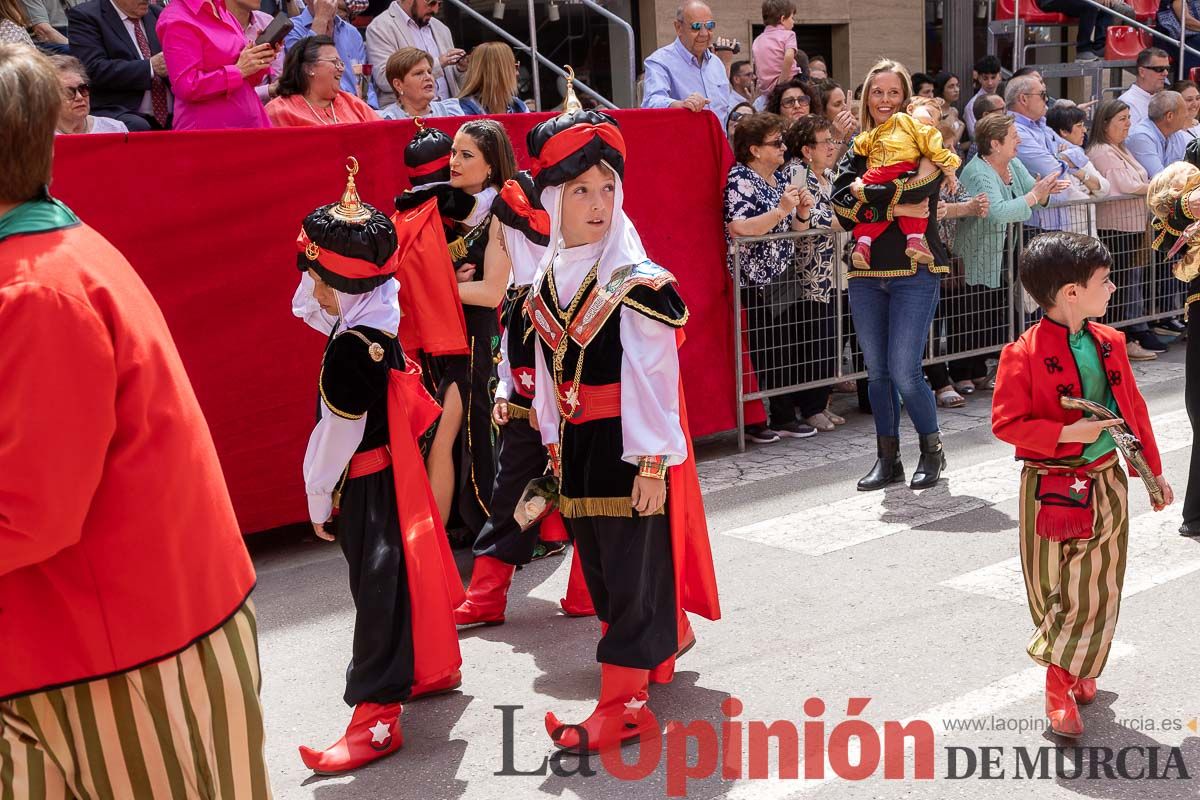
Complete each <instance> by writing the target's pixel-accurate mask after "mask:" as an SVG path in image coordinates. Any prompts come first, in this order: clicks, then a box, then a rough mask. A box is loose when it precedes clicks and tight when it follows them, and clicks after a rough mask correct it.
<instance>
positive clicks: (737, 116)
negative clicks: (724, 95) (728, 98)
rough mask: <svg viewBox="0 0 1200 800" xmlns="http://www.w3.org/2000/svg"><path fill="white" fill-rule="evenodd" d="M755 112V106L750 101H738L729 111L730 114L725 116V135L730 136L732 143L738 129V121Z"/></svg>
mask: <svg viewBox="0 0 1200 800" xmlns="http://www.w3.org/2000/svg"><path fill="white" fill-rule="evenodd" d="M753 113H754V106H753V105H751V104H750V103H738V104H737V105H736V106H734V107H733V110H732V111H730V112H729V116H728V117H726V118H725V135H726V136H727V137H729V143H730V144H733V132H734V131H735V130H737V126H738V122H740V121H741V120H742V119H743V118H745V117H748V116H750V115H751V114H753Z"/></svg>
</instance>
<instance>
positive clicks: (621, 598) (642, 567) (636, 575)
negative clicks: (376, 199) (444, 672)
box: [526, 111, 720, 750]
mask: <svg viewBox="0 0 1200 800" xmlns="http://www.w3.org/2000/svg"><path fill="white" fill-rule="evenodd" d="M528 149H529V153H530V155H531V156H532V157H533V158H534V159H535V165H536V166H535V169H534V180H535V185H536V187H537V188H538V189H539V190H540V199H541V201H542V205H543V207H545V208H546V210H547V212H548V213H549V215H550V247H549V248H548V250H547V254H546V256H545V257H544V259H543V262H542V264H543V266H542V269H541V270H540V272H539V275H538V277H537V278H536V279H535V281H534V285H533V288H532V289H531V290H530V294H529V299H528V302H527V304H526V313H527V314H528V315H529V317H530V319H531V321H532V323H533V327H534V330H535V331H536V333H537V336H538V339H539V346H538V348H537V350H536V351H535V360H536V367H535V371H536V389H535V393H534V399H533V411H534V413H535V415H536V417H537V422H538V428H539V430H540V431H541V434H542V440H543V442H544V443H545V444H546V445H547V446H548V448H549V449H550V451H551V459H552V462H553V465H554V468H555V471H556V472H557V473H558V474H559V476H560V490H561V494H560V504H559V507H560V510H561V512H562V515H563V518H564V520H565V522H566V525H567V530H568V532H569V533H570V534H571V537H572V539H573V540H574V542H575V546H576V548H577V549H578V551H579V556H580V560H581V563H582V567H583V574H584V578H585V579H586V581H587V585H588V589H589V590H590V592H591V595H592V600H593V603H594V605H595V607H596V613H597V615H598V616H599V617H600V620H601V622H602V623H603V626H602V636H601V638H600V642H599V644H598V646H597V648H596V657H597V660H598V661H600V667H601V678H600V699H599V702H598V704H597V706H596V709H595V710H594V711H593V712H592V714H591V715H590V716H589V717H588V718H587V719H586V720H584V721H583V722H582V723H580V724H578V725H564V724H562V723H560V722H559V720H558V718H557V717H555V715H554V714H553V713H548V714H547V715H546V730H547V732H548V733H549V734H550V736H551V738H552V739H553V740H554V742H555V743H556V744H557V745H558V746H559V747H562V748H565V749H570V750H598V749H601V748H603V747H605V746H610V745H614V744H618V743H620V742H624V741H629V740H632V739H636V738H639V737H642V736H650V735H656V734H657V723H656V720H655V718H654V714H653V713H652V712H651V711H650V709H649V707H648V706H647V705H646V701H647V700H648V697H649V695H648V688H649V684H650V683H651V682H660V681H666V680H670V677H671V675H672V674H673V671H674V659H675V657H676V656H677V655H678V654H680V653H681V652H682V651H683V650H686V649H687V648H688V647H690V646H691V644H692V643H694V641H695V638H694V635H693V634H692V632H691V627H690V626H689V625H688V623H687V617H686V616H685V614H684V612H685V610H686V611H692V612H695V613H698V614H701V615H703V616H705V617H707V618H709V619H714V620H715V619H717V618H719V616H720V609H719V604H718V601H717V592H716V579H715V575H714V574H713V567H712V555H711V552H710V550H709V544H708V532H707V528H706V524H705V519H704V508H703V504H702V503H701V500H700V493H699V484H698V482H697V480H696V472H695V461H694V457H693V456H692V453H691V446H690V439H689V437H688V435H687V429H686V414H685V407H684V402H683V396H682V392H681V390H680V384H679V360H678V355H677V352H676V348H677V346H678V343H679V342H680V341H681V338H682V331H681V330H680V329H681V328H682V327H683V325H684V323H685V322H686V321H687V315H688V314H687V307H686V306H685V305H684V303H683V300H682V298H681V297H680V296H679V293H678V291H677V290H676V288H675V278H674V276H673V275H671V273H670V272H668V271H667V270H665V269H663V268H662V267H660V266H658V265H657V264H655V263H653V262H652V261H650V260H649V259H648V258H647V257H646V253H645V250H643V249H642V246H641V240H640V238H639V237H638V235H637V231H636V230H635V229H634V227H633V224H632V223H631V222H630V220H629V218H628V217H627V216H626V215H625V213H624V211H623V210H622V207H621V206H622V188H621V178H622V175H623V174H624V168H625V141H624V139H623V138H622V136H621V132H620V130H619V129H618V127H617V124H616V122H615V121H614V120H613V119H612V118H611V117H608V116H606V115H604V114H599V113H595V112H585V111H575V112H571V113H567V114H563V115H560V116H559V117H556V118H555V119H552V120H549V121H547V122H544V123H542V124H540V125H538V126H537V127H536V128H534V129H533V130H532V131H530V134H529V137H528Z"/></svg>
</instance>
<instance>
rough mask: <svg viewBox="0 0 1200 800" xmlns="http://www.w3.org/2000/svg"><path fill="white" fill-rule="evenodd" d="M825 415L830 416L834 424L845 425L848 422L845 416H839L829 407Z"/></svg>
mask: <svg viewBox="0 0 1200 800" xmlns="http://www.w3.org/2000/svg"><path fill="white" fill-rule="evenodd" d="M825 416H827V417H829V421H830V422H832V423H833V424H834V425H845V424H846V418H845V417H841V416H838V415H837V414H835V413H833V412H832V411H830V410H829V409H828V408H827V409H825Z"/></svg>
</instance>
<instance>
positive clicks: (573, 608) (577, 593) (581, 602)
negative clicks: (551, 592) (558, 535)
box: [558, 548, 596, 617]
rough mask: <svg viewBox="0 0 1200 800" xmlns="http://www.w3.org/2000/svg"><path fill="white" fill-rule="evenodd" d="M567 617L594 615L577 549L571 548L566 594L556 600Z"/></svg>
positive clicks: (594, 610) (590, 596)
mask: <svg viewBox="0 0 1200 800" xmlns="http://www.w3.org/2000/svg"><path fill="white" fill-rule="evenodd" d="M558 604H559V605H560V606H562V610H563V613H564V614H566V615H567V616H568V617H594V616H595V615H596V609H595V607H594V606H593V605H592V595H591V592H589V591H588V588H587V582H586V581H585V580H584V579H583V566H582V565H581V564H580V563H579V551H578V550H576V549H575V548H571V577H570V578H568V579H567V596H566V597H564V598H563V599H562V600H559V601H558Z"/></svg>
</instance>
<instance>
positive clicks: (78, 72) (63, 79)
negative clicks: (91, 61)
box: [50, 56, 129, 134]
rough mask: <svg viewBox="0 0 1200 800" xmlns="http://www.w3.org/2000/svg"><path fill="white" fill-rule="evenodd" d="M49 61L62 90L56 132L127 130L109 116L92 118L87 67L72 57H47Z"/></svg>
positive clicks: (122, 131)
mask: <svg viewBox="0 0 1200 800" xmlns="http://www.w3.org/2000/svg"><path fill="white" fill-rule="evenodd" d="M50 63H51V64H53V65H54V68H55V69H56V70H58V84H59V87H60V88H61V89H62V99H63V102H62V107H61V108H60V109H59V112H58V126H57V127H56V129H55V133H56V134H62V133H129V128H127V127H125V123H124V122H121V121H120V120H116V119H109V118H108V117H93V116H92V115H91V114H90V113H88V112H90V111H91V93H92V87H91V86H90V85H89V84H88V76H87V70H86V69H84V67H83V64H82V63H80V61H79V59H77V58H75V57H73V56H50Z"/></svg>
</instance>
